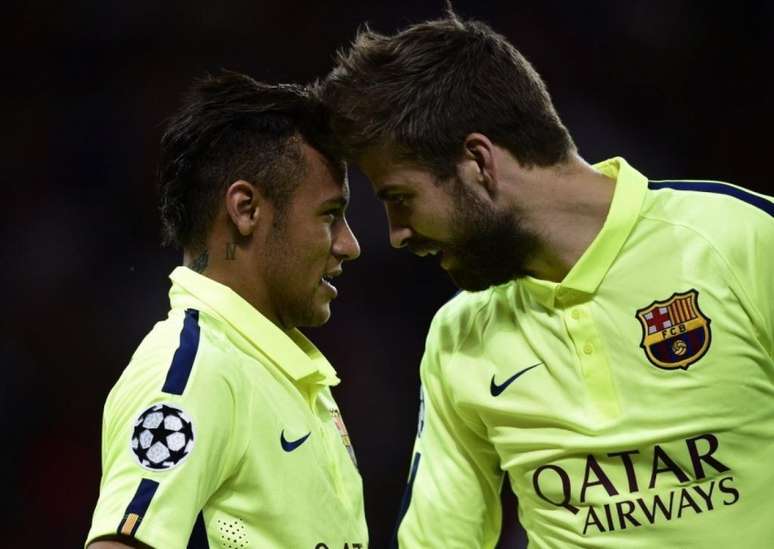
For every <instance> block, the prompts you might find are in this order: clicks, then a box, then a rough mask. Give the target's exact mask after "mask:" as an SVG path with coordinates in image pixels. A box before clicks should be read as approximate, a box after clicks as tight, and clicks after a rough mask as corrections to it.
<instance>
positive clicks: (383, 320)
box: [0, 0, 774, 548]
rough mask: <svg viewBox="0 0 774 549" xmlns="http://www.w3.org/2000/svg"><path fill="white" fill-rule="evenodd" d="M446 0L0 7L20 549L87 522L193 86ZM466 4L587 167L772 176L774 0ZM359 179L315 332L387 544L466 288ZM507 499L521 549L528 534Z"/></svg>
mask: <svg viewBox="0 0 774 549" xmlns="http://www.w3.org/2000/svg"><path fill="white" fill-rule="evenodd" d="M441 6H442V2H441V1H440V0H438V1H434V2H426V3H421V5H417V4H415V3H413V2H405V1H398V0H396V1H392V2H384V3H371V2H354V1H344V2H331V3H327V2H271V3H269V2H263V1H253V2H247V1H241V2H223V3H217V2H210V3H207V4H204V3H201V4H198V3H191V2H148V1H146V0H141V1H134V2H122V3H113V2H92V3H90V4H86V3H79V2H75V3H70V2H63V3H54V2H48V3H46V2H43V3H41V2H37V3H35V2H27V3H25V4H22V3H11V4H10V5H5V6H4V9H3V18H2V19H3V23H0V25H2V27H3V28H4V30H3V32H2V34H1V36H2V37H1V38H0V44H2V45H3V47H2V48H0V51H2V52H3V61H4V62H3V78H2V80H3V86H2V99H3V101H2V114H3V116H2V121H3V131H2V132H0V134H2V136H1V137H0V140H2V141H1V142H2V144H3V146H2V159H3V162H2V169H0V181H2V183H3V188H4V189H5V192H6V199H5V205H4V215H3V216H2V222H1V223H2V236H3V238H2V247H1V248H0V249H1V250H2V251H1V252H0V258H1V259H2V275H3V278H4V279H5V280H4V287H5V288H6V290H5V292H4V294H5V296H6V297H5V299H6V302H7V304H8V305H9V306H8V307H7V309H6V312H5V315H4V322H3V325H4V328H3V330H2V331H0V364H2V368H3V370H2V372H3V381H2V383H1V384H0V421H1V422H2V423H1V424H0V427H1V428H2V437H3V442H2V448H3V451H2V452H1V453H0V456H2V458H0V465H1V466H2V467H1V469H0V470H2V471H3V474H4V479H3V481H2V486H3V493H4V497H3V498H1V502H0V511H1V512H0V533H1V534H2V541H1V542H0V544H2V545H3V546H4V547H22V546H26V547H29V546H33V547H54V546H56V547H77V546H78V545H79V544H80V543H82V541H83V536H84V535H85V533H86V531H87V529H88V526H89V521H90V516H91V512H92V508H93V505H94V502H95V499H96V495H97V490H98V482H99V475H100V466H99V431H100V422H101V407H102V403H103V400H104V398H105V396H106V394H107V392H108V390H109V388H110V387H111V385H112V384H113V383H114V381H115V380H116V378H117V376H118V375H119V373H120V371H121V370H122V368H123V367H124V366H125V364H126V362H127V360H128V358H129V356H130V354H131V353H132V351H133V349H134V347H135V346H136V345H137V343H138V341H139V339H140V338H141V337H142V336H143V334H144V333H145V332H146V331H147V330H148V329H149V328H150V326H151V324H152V323H153V322H155V321H156V320H157V319H161V318H162V317H163V316H164V315H165V313H166V310H167V297H166V293H167V289H168V280H167V278H166V276H167V274H168V273H169V271H171V269H172V268H173V267H174V266H175V265H176V264H177V263H178V261H179V255H178V254H177V253H175V252H174V251H171V250H164V249H161V248H160V247H159V245H158V234H159V223H158V220H157V215H156V187H155V177H154V171H155V167H156V161H157V156H158V142H159V138H160V134H161V127H162V122H163V120H164V118H165V117H166V116H168V115H169V114H170V113H172V111H173V110H174V109H175V108H176V106H177V104H178V99H179V97H180V95H181V93H182V92H183V91H184V89H185V88H186V87H187V86H188V84H189V83H190V81H191V79H192V78H194V77H196V76H200V75H202V74H203V73H205V72H206V71H215V70H217V69H219V68H221V67H225V68H230V69H234V70H239V71H243V72H246V73H248V74H250V75H252V76H253V77H255V78H257V79H260V80H266V81H301V82H304V81H309V80H311V79H313V78H315V77H317V76H321V75H324V74H325V73H326V72H327V71H328V69H329V68H330V66H331V59H332V55H333V53H334V51H335V50H336V49H337V48H339V47H342V46H344V45H345V44H346V43H347V42H348V40H350V39H351V37H352V36H353V33H354V31H355V29H356V27H357V26H358V24H360V23H363V22H364V21H369V22H370V23H371V25H372V27H373V28H375V29H377V30H382V31H387V32H390V31H393V30H395V29H397V28H400V27H403V26H405V25H406V24H407V23H410V22H416V21H419V20H423V19H427V18H432V17H435V16H438V15H439V14H440V12H441ZM455 6H456V8H457V10H458V11H459V13H460V14H461V15H463V16H468V17H476V18H481V19H484V20H486V21H488V22H490V23H491V24H492V25H493V26H494V27H495V28H496V29H497V30H498V31H500V32H501V33H503V34H505V35H506V36H507V37H508V38H509V39H510V40H511V41H512V42H513V43H514V44H515V45H516V46H517V47H518V48H519V49H521V51H522V52H523V53H524V54H525V55H526V56H527V57H528V58H529V59H530V60H531V61H532V62H533V63H534V65H535V66H536V68H537V69H538V71H539V72H540V73H541V74H542V75H543V76H544V78H545V79H546V81H547V82H548V85H549V89H550V91H551V93H552V95H553V97H554V100H555V103H556V105H557V108H558V110H559V113H560V115H561V116H562V117H563V119H564V121H565V123H566V124H567V126H568V127H569V129H570V131H571V132H572V133H573V135H574V137H575V139H576V142H577V144H578V146H579V148H580V152H581V154H582V155H583V156H584V157H585V158H586V159H588V160H589V161H598V160H601V159H604V158H607V157H609V156H613V155H622V156H624V157H626V158H627V159H628V160H629V161H630V162H631V163H632V164H633V165H634V166H636V167H637V168H639V169H640V170H642V171H644V173H646V174H648V175H649V176H650V177H651V178H655V179H658V178H679V177H683V178H710V179H722V180H729V181H732V182H735V183H738V184H740V185H744V186H747V187H749V188H751V189H756V190H759V191H763V192H768V193H772V192H773V191H774V188H773V187H774V183H772V178H771V171H770V168H769V166H770V159H771V156H772V145H771V137H770V134H771V127H772V121H773V120H772V118H774V117H773V116H772V114H774V107H772V96H773V95H774V93H773V92H774V88H773V86H772V77H771V59H772V54H773V53H774V48H772V41H773V38H772V37H773V36H774V33H772V30H771V29H772V27H773V26H774V25H773V24H774V4H772V3H766V2H744V1H738V2H714V3H710V2H688V1H678V0H675V1H656V2H650V1H644V0H630V1H627V2H599V1H594V2H574V1H567V2H560V1H556V0H553V1H545V2H514V1H490V2H474V1H470V0H459V1H457V2H455ZM765 67H769V68H768V69H766V68H765ZM351 183H352V188H353V201H352V207H351V210H350V211H351V213H350V217H351V223H352V226H353V228H354V230H355V232H356V234H357V236H358V237H359V239H360V243H361V246H362V248H363V253H362V256H361V259H360V260H359V261H357V262H355V263H353V264H350V265H348V266H347V268H346V273H345V275H344V276H343V277H342V278H341V279H340V281H339V288H340V292H341V293H340V298H339V299H338V300H337V302H336V303H335V306H334V316H333V320H332V321H331V322H330V323H329V325H328V326H326V327H324V328H321V329H316V330H309V331H308V333H309V335H310V336H311V337H312V339H314V340H315V341H316V342H317V343H318V344H319V346H320V347H321V348H322V349H323V351H324V352H326V354H327V355H328V357H329V358H330V359H331V361H332V362H333V364H334V365H335V366H336V367H337V369H338V370H339V372H340V375H341V377H342V378H343V380H344V383H343V384H342V385H341V386H340V388H339V389H337V391H336V396H337V398H338V401H339V404H340V406H341V409H342V411H343V414H344V418H345V420H346V422H347V425H348V427H349V431H350V434H351V436H352V439H353V441H354V444H355V449H356V451H357V454H358V458H359V462H360V468H361V472H362V474H363V476H364V479H365V494H366V506H367V513H368V518H369V524H370V528H371V541H372V543H371V546H372V547H374V548H381V547H385V546H386V544H387V540H388V538H389V536H390V534H391V532H392V528H393V525H394V519H395V516H396V513H397V510H398V507H399V502H400V498H401V494H402V492H403V487H404V483H405V479H406V475H407V471H408V464H409V458H410V452H411V445H412V440H413V434H414V430H415V426H416V412H417V387H418V376H417V366H418V363H419V358H420V356H421V353H422V347H423V339H424V335H425V331H426V329H427V326H428V324H429V321H430V319H431V316H432V314H433V312H434V310H435V309H436V308H437V307H438V306H439V305H440V304H442V303H443V302H444V301H445V300H446V299H447V298H448V297H449V296H450V295H451V294H452V293H453V291H454V290H453V288H452V286H451V285H450V283H449V282H448V281H447V279H446V276H445V275H444V274H443V272H442V271H441V270H440V269H438V267H437V265H435V264H434V260H433V259H425V260H419V259H416V258H413V257H410V256H409V255H408V254H406V253H396V252H393V251H392V250H391V249H390V248H389V246H388V242H387V238H386V236H387V233H386V228H385V223H384V215H383V213H381V207H380V206H379V204H378V203H377V202H376V200H375V199H374V198H373V197H372V196H371V194H370V192H369V190H368V188H367V185H366V183H365V181H364V180H363V178H362V176H361V175H360V174H358V173H357V172H353V173H352V176H351ZM718 222H721V223H722V222H723V220H718ZM680 245H681V244H680V242H675V243H674V251H675V252H677V251H679V249H680ZM671 252H672V250H664V253H665V254H667V253H671ZM762 276H771V273H765V274H764V273H762ZM506 500H507V504H506V507H507V509H508V511H506V517H505V518H506V523H507V525H506V528H505V529H504V534H503V539H502V541H501V547H503V548H505V547H508V548H514V547H522V546H523V541H521V540H522V537H521V534H520V533H519V531H518V529H517V527H516V526H515V524H514V520H513V518H514V514H513V511H512V509H513V507H512V506H513V503H512V501H510V498H506Z"/></svg>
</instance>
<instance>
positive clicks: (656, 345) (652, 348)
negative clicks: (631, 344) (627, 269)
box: [637, 289, 712, 370]
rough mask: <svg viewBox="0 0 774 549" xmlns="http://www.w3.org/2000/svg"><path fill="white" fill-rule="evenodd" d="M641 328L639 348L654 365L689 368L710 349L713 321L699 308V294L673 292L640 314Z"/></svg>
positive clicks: (666, 367) (638, 315)
mask: <svg viewBox="0 0 774 549" xmlns="http://www.w3.org/2000/svg"><path fill="white" fill-rule="evenodd" d="M637 318H638V319H639V320H640V324H641V326H642V341H641V342H640V347H642V349H643V350H644V351H645V356H647V357H648V360H649V361H650V362H651V364H653V365H654V366H657V367H659V368H663V369H666V370H673V369H675V368H682V369H683V370H687V369H688V367H689V366H690V365H691V364H693V363H694V362H696V361H697V360H699V359H700V358H701V357H703V356H704V354H705V353H706V352H707V350H708V349H709V347H710V343H711V341H712V333H711V332H710V319H709V317H707V316H706V315H704V313H702V311H701V309H699V292H698V291H696V290H693V289H691V290H688V291H687V292H682V293H677V292H676V293H674V294H672V296H671V297H669V298H668V299H665V300H663V301H654V302H653V303H651V304H650V305H648V306H647V307H643V308H642V309H640V310H638V311H637Z"/></svg>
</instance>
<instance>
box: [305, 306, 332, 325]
mask: <svg viewBox="0 0 774 549" xmlns="http://www.w3.org/2000/svg"><path fill="white" fill-rule="evenodd" d="M330 318H331V306H330V303H326V304H325V305H322V306H318V307H315V308H314V309H312V310H310V311H309V313H308V315H307V320H306V322H304V323H303V324H300V326H306V327H307V328H317V327H318V326H322V325H323V324H325V323H326V322H328V320H330Z"/></svg>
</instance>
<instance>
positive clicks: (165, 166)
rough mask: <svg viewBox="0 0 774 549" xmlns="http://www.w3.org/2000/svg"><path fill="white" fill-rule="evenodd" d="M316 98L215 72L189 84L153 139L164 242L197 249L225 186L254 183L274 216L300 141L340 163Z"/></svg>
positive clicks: (299, 164)
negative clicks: (157, 159) (156, 139)
mask: <svg viewBox="0 0 774 549" xmlns="http://www.w3.org/2000/svg"><path fill="white" fill-rule="evenodd" d="M329 124H330V119H329V115H328V111H327V109H326V108H325V107H324V105H323V103H322V101H321V100H320V99H319V98H318V97H317V96H316V95H315V94H314V92H312V91H311V90H310V89H309V88H307V87H304V86H300V85H296V84H276V85H271V84H265V83H261V82H256V81H255V80H253V79H252V78H250V77H249V76H246V75H244V74H240V73H237V72H232V71H222V72H220V73H219V74H217V75H215V76H209V75H208V76H206V77H204V78H202V79H200V80H197V81H195V82H194V84H193V86H192V87H191V89H190V90H189V91H188V93H187V94H186V96H185V98H184V100H183V105H182V107H181V108H180V110H179V111H178V112H177V113H176V114H175V115H174V116H172V118H171V119H170V120H169V121H168V124H167V128H166V131H165V132H164V136H163V137H162V139H161V157H160V162H159V182H160V187H161V204H160V210H161V221H162V226H163V241H164V244H173V245H176V246H179V247H183V248H191V249H193V250H198V249H201V248H203V247H204V244H205V242H206V238H207V234H208V232H209V230H210V228H211V225H212V223H213V221H214V219H215V215H216V213H217V211H218V208H219V206H220V203H221V201H222V199H223V193H224V192H225V189H226V188H227V187H228V185H230V184H231V183H233V182H234V181H237V180H239V179H243V180H245V181H249V182H251V183H253V184H255V185H257V186H258V187H259V188H260V189H261V192H262V193H263V194H264V196H266V197H267V198H268V199H269V200H271V201H272V202H273V204H274V205H275V206H276V208H277V209H278V211H279V212H280V217H281V214H282V212H283V211H284V209H285V208H286V206H287V204H288V202H289V200H290V197H291V195H292V193H293V191H294V190H295V188H296V186H297V184H298V182H299V180H300V179H301V177H303V175H304V173H305V170H306V166H305V164H304V158H303V152H302V150H301V146H300V145H301V142H302V141H304V142H306V143H307V144H309V145H310V146H312V147H314V148H315V149H317V150H318V151H319V152H320V153H321V154H323V156H325V157H326V158H327V159H328V160H329V161H331V162H332V163H333V164H334V165H340V164H341V160H340V154H339V152H338V148H337V147H336V145H335V140H334V139H333V134H332V131H331V130H330V125H329Z"/></svg>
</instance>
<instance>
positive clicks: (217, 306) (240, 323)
mask: <svg viewBox="0 0 774 549" xmlns="http://www.w3.org/2000/svg"><path fill="white" fill-rule="evenodd" d="M169 278H170V279H171V280H172V289H171V290H170V291H169V300H170V303H171V305H172V308H182V309H187V308H194V309H198V310H200V311H205V312H207V313H208V314H209V315H211V316H213V317H215V318H217V319H219V320H221V321H223V322H225V323H226V324H228V325H229V327H230V328H231V329H233V330H234V331H236V332H238V333H239V334H241V335H242V337H244V339H245V340H246V343H247V344H246V345H244V346H243V345H239V343H238V342H237V345H238V346H239V347H240V348H241V349H242V350H243V351H245V352H247V353H248V354H250V355H253V356H255V357H257V358H258V359H260V360H266V359H267V358H268V359H269V360H270V361H271V362H272V363H273V364H274V365H275V366H276V367H277V368H279V369H280V370H282V371H284V372H285V373H286V374H287V375H288V376H290V377H291V378H292V379H293V380H295V381H303V382H306V383H318V384H321V385H337V384H338V383H339V381H340V380H339V378H338V376H337V375H336V370H334V368H333V366H331V364H330V363H329V362H328V360H327V359H326V358H325V357H324V356H323V355H322V353H321V352H320V351H319V350H318V349H317V347H315V346H314V344H313V343H312V342H311V341H309V340H308V339H307V338H306V337H305V336H304V334H302V333H301V332H300V331H298V330H296V329H293V330H290V331H289V332H287V333H286V332H283V331H282V330H280V329H279V328H278V327H277V326H276V325H275V324H274V323H273V322H271V321H270V320H268V319H267V318H266V317H265V316H263V315H262V314H261V313H260V312H258V311H257V310H256V309H255V307H253V306H252V305H250V304H249V303H248V302H247V301H245V300H244V299H243V298H242V297H240V296H239V294H237V293H236V292H235V291H233V290H232V289H231V288H229V287H228V286H225V285H223V284H220V283H219V282H215V281H214V280H212V279H210V278H207V277H206V276H203V275H200V274H198V273H196V272H194V271H192V270H191V269H188V268H187V267H177V268H176V269H175V270H174V271H172V273H171V274H170V275H169Z"/></svg>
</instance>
